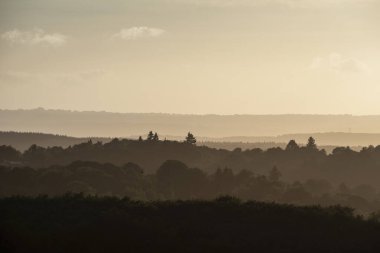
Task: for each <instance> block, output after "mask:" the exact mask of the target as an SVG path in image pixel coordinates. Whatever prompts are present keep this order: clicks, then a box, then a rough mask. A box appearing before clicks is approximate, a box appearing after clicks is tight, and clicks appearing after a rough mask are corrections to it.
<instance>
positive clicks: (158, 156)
mask: <svg viewBox="0 0 380 253" xmlns="http://www.w3.org/2000/svg"><path fill="white" fill-rule="evenodd" d="M152 133H153V131H152ZM154 135H155V134H154V133H153V137H154ZM148 136H151V134H150V135H148ZM157 136H158V134H157ZM147 139H148V138H147ZM147 139H145V140H127V139H113V140H112V141H110V142H106V143H102V142H93V141H91V140H89V141H87V142H83V143H81V144H77V145H73V146H69V147H67V148H62V147H47V148H44V147H39V146H37V145H32V146H31V147H30V148H29V149H27V150H25V151H24V152H19V151H17V150H16V149H14V148H12V147H10V146H0V164H2V165H3V166H7V167H22V166H28V167H33V168H47V167H50V166H53V165H69V164H70V163H72V162H74V161H78V160H81V161H94V162H98V163H112V164H114V165H116V166H122V165H124V164H126V163H129V162H131V163H135V164H138V165H139V166H141V168H143V169H144V171H145V173H146V174H152V173H155V172H156V170H157V168H158V167H159V166H160V165H161V164H163V163H164V162H165V161H167V160H179V161H182V162H184V163H185V164H187V165H188V166H189V167H192V168H201V169H202V171H204V172H205V173H207V174H209V173H213V172H214V171H215V170H216V169H217V168H218V167H220V168H225V167H227V168H230V169H231V170H232V171H233V172H235V173H236V172H239V171H241V170H247V171H250V172H253V173H256V174H267V173H268V172H269V171H270V170H271V169H272V168H273V167H274V166H277V167H278V168H279V169H280V170H281V172H282V175H283V179H284V180H286V181H305V180H308V179H318V180H320V179H324V180H328V181H330V182H331V183H332V184H334V185H339V184H341V183H346V184H348V185H353V186H359V185H369V186H371V187H373V188H375V189H377V190H379V184H378V179H379V178H380V145H379V146H376V147H374V146H368V147H364V148H363V149H362V150H361V151H353V150H351V149H350V148H349V147H338V148H335V149H334V150H333V152H332V153H331V154H327V153H326V152H325V150H323V149H319V148H318V146H317V144H316V141H315V140H314V139H313V138H309V141H308V143H307V145H305V146H301V145H298V144H297V143H296V142H295V141H294V140H291V141H289V143H288V144H287V146H286V147H285V148H279V147H277V148H269V149H267V150H262V149H258V148H255V149H246V150H242V149H240V148H236V149H235V150H232V151H229V150H225V149H214V148H209V147H205V146H197V145H193V144H194V143H195V142H196V138H195V137H194V136H193V135H192V134H191V133H189V134H188V136H187V138H186V141H183V142H178V141H169V140H158V141H150V140H147ZM153 139H154V138H153Z"/></svg>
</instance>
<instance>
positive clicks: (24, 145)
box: [0, 132, 111, 151]
mask: <svg viewBox="0 0 380 253" xmlns="http://www.w3.org/2000/svg"><path fill="white" fill-rule="evenodd" d="M90 139H91V140H93V141H95V142H97V141H101V142H109V141H111V139H110V138H96V137H94V138H92V137H88V138H75V137H70V136H63V135H55V134H43V133H18V132H0V145H10V146H12V147H14V148H16V149H17V150H20V151H24V150H26V149H28V148H29V147H30V146H31V145H33V144H36V145H38V146H41V147H53V146H60V147H68V146H70V145H75V144H79V143H83V142H87V141H88V140H90Z"/></svg>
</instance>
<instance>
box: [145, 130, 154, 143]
mask: <svg viewBox="0 0 380 253" xmlns="http://www.w3.org/2000/svg"><path fill="white" fill-rule="evenodd" d="M153 138H154V134H153V132H152V131H149V133H148V137H147V138H146V139H147V140H148V141H153Z"/></svg>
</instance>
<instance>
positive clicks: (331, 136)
mask: <svg viewBox="0 0 380 253" xmlns="http://www.w3.org/2000/svg"><path fill="white" fill-rule="evenodd" d="M309 136H313V137H314V138H316V139H317V142H318V145H319V147H320V148H322V149H325V150H326V151H327V152H328V153H330V152H331V151H332V150H333V149H334V148H335V147H337V146H351V148H352V149H353V150H357V151H358V150H360V149H361V147H362V146H367V145H369V144H372V143H373V144H374V145H376V144H380V134H354V133H311V134H294V135H281V136H277V137H271V136H267V137H226V138H209V137H198V145H200V146H202V145H204V146H208V147H211V148H218V149H227V150H233V149H235V148H241V149H243V150H245V149H254V148H261V149H263V150H266V149H268V148H273V147H281V148H285V147H286V144H287V143H288V142H289V140H291V139H294V140H296V141H297V142H298V143H300V144H304V143H305V141H306V140H307V138H308V137H309ZM130 138H131V139H137V138H138V137H137V136H131V137H130ZM144 138H145V137H144ZM165 138H167V139H168V140H182V139H183V138H182V137H180V136H161V139H165ZM90 139H91V140H92V141H94V142H98V141H100V142H103V143H105V142H110V141H111V140H112V138H105V137H104V138H102V137H82V138H79V137H71V136H64V135H56V134H44V133H32V132H13V131H11V132H1V131H0V145H10V146H12V147H14V148H16V149H17V150H20V151H24V150H26V149H28V148H29V147H30V146H31V145H33V144H36V145H38V146H41V147H53V146H60V147H68V146H72V145H75V144H79V143H83V142H87V141H88V140H90ZM331 143H334V144H335V145H332V144H331ZM351 143H360V144H362V145H360V146H353V145H350V144H351Z"/></svg>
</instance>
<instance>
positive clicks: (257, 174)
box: [0, 132, 380, 215]
mask: <svg viewBox="0 0 380 253" xmlns="http://www.w3.org/2000/svg"><path fill="white" fill-rule="evenodd" d="M195 143H196V138H195V137H194V136H193V135H192V134H191V133H189V135H188V136H187V138H186V140H185V141H184V142H178V141H166V140H163V141H160V140H159V136H158V134H154V133H153V132H150V134H149V135H148V137H147V138H146V139H142V138H139V140H126V139H122V140H119V139H113V140H112V141H111V142H108V143H104V144H103V143H101V142H96V143H93V142H92V141H91V140H90V141H88V142H85V143H81V144H78V145H73V146H70V147H68V148H61V147H48V148H42V147H38V146H36V145H32V146H31V147H30V148H29V149H28V150H26V151H25V152H23V153H21V152H19V151H17V150H15V149H14V148H12V147H10V146H0V161H1V164H2V166H1V167H0V196H2V197H8V196H14V195H25V196H38V195H41V194H46V195H51V196H60V195H62V194H65V193H67V192H71V193H83V194H85V195H92V196H118V197H126V196H127V197H130V198H132V199H135V200H143V201H154V200H179V199H181V200H189V199H204V200H211V199H214V198H217V197H219V196H224V195H229V196H235V197H237V198H239V199H242V200H257V201H266V202H277V203H290V204H296V205H313V204H317V205H322V206H329V205H343V206H349V207H352V208H354V209H356V211H357V212H358V213H361V214H366V215H367V214H370V213H374V212H376V211H378V210H380V193H379V188H378V184H376V182H377V181H378V178H379V175H380V146H377V147H372V146H370V147H366V148H363V149H362V150H361V151H359V152H357V151H353V150H351V149H350V148H349V147H340V148H336V149H334V151H333V152H332V153H331V154H326V152H325V151H324V150H323V149H322V150H321V149H318V147H317V144H316V143H315V140H314V139H313V138H312V137H310V138H309V140H308V144H307V145H306V146H299V145H298V144H297V143H296V142H295V141H294V140H291V141H289V143H288V144H287V146H286V148H284V149H282V148H271V149H268V150H261V149H252V150H241V149H235V150H233V151H228V150H223V149H212V148H209V147H204V146H202V147H199V146H196V145H194V144H195Z"/></svg>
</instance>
